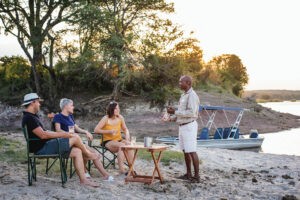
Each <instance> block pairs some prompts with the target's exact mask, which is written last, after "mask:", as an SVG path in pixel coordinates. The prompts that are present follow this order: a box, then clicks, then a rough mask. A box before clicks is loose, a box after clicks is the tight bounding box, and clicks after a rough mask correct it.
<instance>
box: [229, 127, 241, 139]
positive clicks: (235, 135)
mask: <svg viewBox="0 0 300 200" xmlns="http://www.w3.org/2000/svg"><path fill="white" fill-rule="evenodd" d="M230 138H234V139H239V138H240V129H237V130H236V132H235V134H234V133H233V132H231V133H230Z"/></svg>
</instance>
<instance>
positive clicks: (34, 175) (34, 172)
mask: <svg viewBox="0 0 300 200" xmlns="http://www.w3.org/2000/svg"><path fill="white" fill-rule="evenodd" d="M32 175H33V177H34V180H35V181H36V159H35V158H33V172H32Z"/></svg>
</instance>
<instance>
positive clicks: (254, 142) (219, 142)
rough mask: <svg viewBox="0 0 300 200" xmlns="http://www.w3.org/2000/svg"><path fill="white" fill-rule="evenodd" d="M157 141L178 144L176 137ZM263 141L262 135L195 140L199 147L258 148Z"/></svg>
mask: <svg viewBox="0 0 300 200" xmlns="http://www.w3.org/2000/svg"><path fill="white" fill-rule="evenodd" d="M156 140H157V141H159V142H163V143H165V144H178V137H171V136H170V137H158V138H156ZM263 141H264V138H263V137H258V138H239V139H232V138H228V139H207V140H200V139H198V140H197V145H198V146H200V147H211V148H220V149H251V148H260V147H261V145H262V143H263Z"/></svg>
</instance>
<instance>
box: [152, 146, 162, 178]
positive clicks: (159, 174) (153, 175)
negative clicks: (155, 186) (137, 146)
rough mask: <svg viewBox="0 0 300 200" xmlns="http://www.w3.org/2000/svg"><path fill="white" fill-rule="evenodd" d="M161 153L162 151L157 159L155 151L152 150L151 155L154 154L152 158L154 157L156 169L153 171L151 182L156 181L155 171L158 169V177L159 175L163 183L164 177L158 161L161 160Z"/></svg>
mask: <svg viewBox="0 0 300 200" xmlns="http://www.w3.org/2000/svg"><path fill="white" fill-rule="evenodd" d="M161 154H162V151H160V152H159V154H158V158H157V159H156V158H155V155H154V152H153V151H151V156H152V159H153V162H154V165H155V167H154V170H153V173H152V181H151V183H152V182H153V181H154V178H155V172H156V171H157V174H158V177H159V180H160V183H163V177H162V175H161V173H160V169H159V165H158V163H159V162H160V159H161Z"/></svg>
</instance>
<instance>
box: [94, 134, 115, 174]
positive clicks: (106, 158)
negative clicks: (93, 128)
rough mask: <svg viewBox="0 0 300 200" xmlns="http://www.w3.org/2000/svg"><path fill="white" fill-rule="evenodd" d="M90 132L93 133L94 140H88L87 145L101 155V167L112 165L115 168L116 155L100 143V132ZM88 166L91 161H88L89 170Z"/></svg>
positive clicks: (101, 140) (101, 137) (101, 139)
mask: <svg viewBox="0 0 300 200" xmlns="http://www.w3.org/2000/svg"><path fill="white" fill-rule="evenodd" d="M92 134H93V138H94V140H93V141H89V146H90V147H92V148H94V149H95V150H96V151H97V152H99V153H100V154H101V155H102V163H103V167H104V168H105V169H106V168H108V167H109V166H110V165H112V166H113V167H114V168H115V167H116V158H117V155H116V154H115V153H113V152H111V151H110V150H108V149H107V148H106V147H105V146H103V145H102V144H103V135H102V134H95V133H92ZM96 140H97V141H96ZM90 167H91V162H89V170H90Z"/></svg>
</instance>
